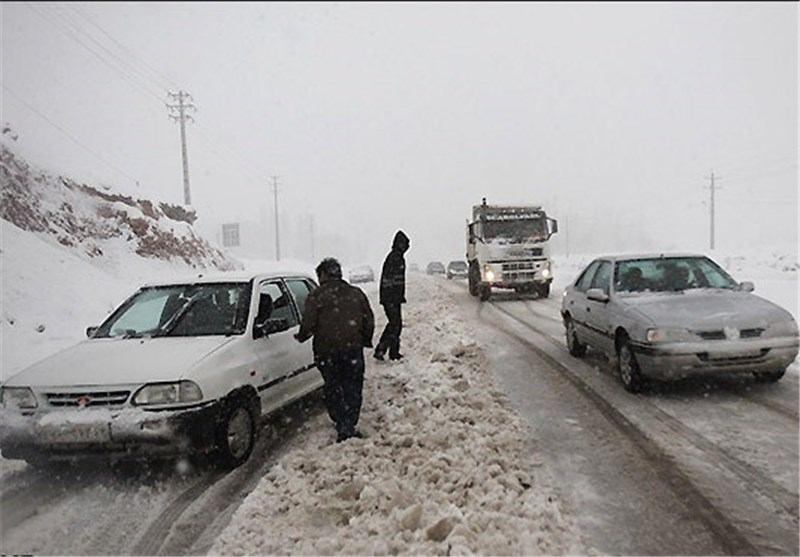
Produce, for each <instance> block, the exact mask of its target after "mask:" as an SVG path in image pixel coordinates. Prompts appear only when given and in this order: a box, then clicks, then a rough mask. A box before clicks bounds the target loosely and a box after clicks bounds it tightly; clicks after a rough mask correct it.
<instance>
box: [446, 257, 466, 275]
mask: <svg viewBox="0 0 800 557" xmlns="http://www.w3.org/2000/svg"><path fill="white" fill-rule="evenodd" d="M468 274H469V272H468V269H467V263H466V262H465V261H451V262H450V263H448V264H447V278H448V279H453V278H461V279H465V278H467V275H468Z"/></svg>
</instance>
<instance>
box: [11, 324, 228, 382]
mask: <svg viewBox="0 0 800 557" xmlns="http://www.w3.org/2000/svg"><path fill="white" fill-rule="evenodd" d="M231 340H233V337H222V336H208V337H161V338H137V339H105V338H100V339H90V340H85V341H83V342H81V343H79V344H76V345H75V346H72V347H70V348H67V349H65V350H62V351H61V352H59V353H57V354H54V355H53V356H50V357H49V358H45V359H44V360H41V361H39V362H37V363H35V364H33V365H32V366H29V367H27V368H25V369H23V370H22V371H20V372H19V373H17V374H16V375H14V376H13V377H11V378H10V379H9V380H8V381H7V382H6V383H5V384H6V385H8V386H25V387H40V386H41V387H45V386H46V387H69V386H77V385H80V386H91V385H115V384H131V383H133V384H135V383H149V382H155V381H176V380H178V379H181V378H183V376H184V375H185V373H186V372H187V371H189V369H190V368H191V367H192V366H193V365H194V364H196V363H197V362H199V361H200V360H202V359H203V358H205V357H206V356H208V355H209V354H211V353H212V352H214V351H215V350H218V349H219V348H221V347H222V346H223V345H225V344H227V343H228V342H230V341H231Z"/></svg>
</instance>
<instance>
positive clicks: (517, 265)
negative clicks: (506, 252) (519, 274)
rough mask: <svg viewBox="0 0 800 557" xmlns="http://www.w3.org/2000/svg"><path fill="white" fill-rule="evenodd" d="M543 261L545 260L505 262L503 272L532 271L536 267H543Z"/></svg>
mask: <svg viewBox="0 0 800 557" xmlns="http://www.w3.org/2000/svg"><path fill="white" fill-rule="evenodd" d="M543 263H544V261H536V260H530V261H509V262H506V263H503V272H504V273H505V272H506V271H529V270H530V271H532V270H534V269H538V268H539V267H541V266H542V264H543Z"/></svg>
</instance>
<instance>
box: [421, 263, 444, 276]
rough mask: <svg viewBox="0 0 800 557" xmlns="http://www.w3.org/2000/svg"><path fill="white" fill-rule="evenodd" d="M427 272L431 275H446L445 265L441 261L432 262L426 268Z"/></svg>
mask: <svg viewBox="0 0 800 557" xmlns="http://www.w3.org/2000/svg"><path fill="white" fill-rule="evenodd" d="M425 272H426V273H427V274H429V275H443V274H444V273H445V270H444V265H443V264H442V262H441V261H431V262H430V263H428V266H427V267H425Z"/></svg>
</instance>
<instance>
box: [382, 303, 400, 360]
mask: <svg viewBox="0 0 800 557" xmlns="http://www.w3.org/2000/svg"><path fill="white" fill-rule="evenodd" d="M401 307H402V306H401V304H383V311H384V312H385V313H386V319H388V320H389V321H388V323H386V327H384V329H383V333H382V334H381V340H380V341H379V342H378V346H377V347H376V348H375V352H377V353H378V354H380V355H383V354H385V353H386V351H387V350H388V351H389V357H390V358H391V357H393V356H397V355H398V354H399V353H400V333H401V332H402V331H403V313H402V310H401Z"/></svg>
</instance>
